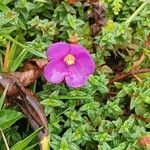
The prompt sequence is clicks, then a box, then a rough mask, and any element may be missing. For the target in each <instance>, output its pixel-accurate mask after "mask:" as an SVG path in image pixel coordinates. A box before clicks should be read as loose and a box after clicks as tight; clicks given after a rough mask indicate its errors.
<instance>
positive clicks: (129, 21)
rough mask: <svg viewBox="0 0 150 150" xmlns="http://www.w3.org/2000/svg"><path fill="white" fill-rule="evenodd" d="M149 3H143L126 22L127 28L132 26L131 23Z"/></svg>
mask: <svg viewBox="0 0 150 150" xmlns="http://www.w3.org/2000/svg"><path fill="white" fill-rule="evenodd" d="M146 5H147V3H145V2H144V3H142V4H141V6H140V7H139V8H138V9H137V10H136V11H135V12H134V13H133V14H132V15H131V16H130V17H129V18H128V19H127V20H126V21H125V24H126V25H127V26H129V25H130V23H131V21H132V20H133V19H134V18H135V17H136V16H137V15H138V14H139V13H140V12H141V11H142V10H143V9H144V7H145V6H146Z"/></svg>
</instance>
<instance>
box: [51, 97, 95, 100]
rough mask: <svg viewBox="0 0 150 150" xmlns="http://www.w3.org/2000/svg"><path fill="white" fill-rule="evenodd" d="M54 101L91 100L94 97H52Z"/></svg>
mask: <svg viewBox="0 0 150 150" xmlns="http://www.w3.org/2000/svg"><path fill="white" fill-rule="evenodd" d="M50 98H52V99H61V100H63V99H66V100H70V99H71V100H76V99H91V98H93V97H90V96H89V97H88V96H50Z"/></svg>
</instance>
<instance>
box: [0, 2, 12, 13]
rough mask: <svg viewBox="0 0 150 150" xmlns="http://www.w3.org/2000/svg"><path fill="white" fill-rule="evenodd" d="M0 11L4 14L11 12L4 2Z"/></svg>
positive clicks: (0, 6)
mask: <svg viewBox="0 0 150 150" xmlns="http://www.w3.org/2000/svg"><path fill="white" fill-rule="evenodd" d="M0 10H1V11H2V12H3V13H7V12H9V11H10V9H9V8H8V7H7V6H6V5H5V4H4V3H3V2H2V1H0Z"/></svg>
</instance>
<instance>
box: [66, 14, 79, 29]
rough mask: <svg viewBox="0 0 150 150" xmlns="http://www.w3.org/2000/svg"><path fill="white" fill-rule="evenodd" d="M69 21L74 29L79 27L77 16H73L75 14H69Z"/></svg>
mask: <svg viewBox="0 0 150 150" xmlns="http://www.w3.org/2000/svg"><path fill="white" fill-rule="evenodd" d="M67 21H68V23H69V25H70V26H71V27H72V28H73V29H74V30H76V29H77V23H76V18H75V17H73V16H72V15H70V14H67Z"/></svg>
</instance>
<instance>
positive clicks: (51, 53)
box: [47, 42, 70, 60]
mask: <svg viewBox="0 0 150 150" xmlns="http://www.w3.org/2000/svg"><path fill="white" fill-rule="evenodd" d="M69 50H70V45H69V44H68V43H66V42H57V43H54V44H51V45H50V46H49V47H48V50H47V57H48V59H49V60H51V59H59V58H62V57H64V56H66V55H67V54H68V52H69Z"/></svg>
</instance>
